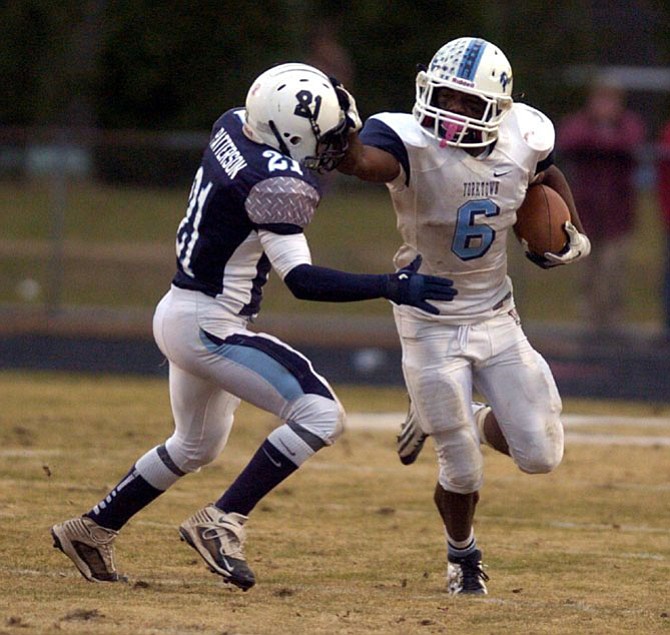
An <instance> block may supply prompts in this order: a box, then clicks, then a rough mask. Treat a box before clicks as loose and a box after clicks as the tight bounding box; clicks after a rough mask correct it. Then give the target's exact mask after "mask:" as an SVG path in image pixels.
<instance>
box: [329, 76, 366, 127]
mask: <svg viewBox="0 0 670 635" xmlns="http://www.w3.org/2000/svg"><path fill="white" fill-rule="evenodd" d="M329 79H330V83H331V84H332V85H333V88H334V89H335V93H336V94H337V101H338V102H339V104H340V108H342V110H343V111H344V114H345V115H346V117H347V124H348V126H349V128H350V129H351V130H353V131H354V132H358V131H359V130H360V129H361V128H362V127H363V121H362V120H361V116H360V115H359V114H358V108H357V107H356V100H355V99H354V96H353V95H352V94H351V93H350V92H349V91H348V90H347V89H346V88H345V87H344V86H343V85H342V82H341V81H340V80H338V79H336V78H335V77H330V78H329Z"/></svg>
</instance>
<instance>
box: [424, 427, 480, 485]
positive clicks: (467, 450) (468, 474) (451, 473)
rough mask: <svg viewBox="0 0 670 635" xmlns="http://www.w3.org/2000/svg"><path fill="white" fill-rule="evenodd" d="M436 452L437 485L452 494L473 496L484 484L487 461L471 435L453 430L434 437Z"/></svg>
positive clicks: (477, 442) (467, 432)
mask: <svg viewBox="0 0 670 635" xmlns="http://www.w3.org/2000/svg"><path fill="white" fill-rule="evenodd" d="M433 440H434V442H435V449H436V452H437V458H438V464H439V468H440V471H439V475H438V482H439V483H440V485H441V486H442V487H443V488H444V489H445V490H447V491H449V492H455V493H456V494H471V493H472V492H475V491H477V490H479V489H480V488H481V486H482V483H483V481H484V461H483V459H482V454H481V450H480V448H479V440H478V439H477V438H476V437H475V436H474V435H473V434H472V433H470V432H469V431H465V430H454V431H450V432H441V433H438V434H437V435H433Z"/></svg>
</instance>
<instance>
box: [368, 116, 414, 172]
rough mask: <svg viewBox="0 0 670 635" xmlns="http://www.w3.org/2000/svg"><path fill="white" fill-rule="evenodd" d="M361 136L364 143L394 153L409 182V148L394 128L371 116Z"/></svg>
mask: <svg viewBox="0 0 670 635" xmlns="http://www.w3.org/2000/svg"><path fill="white" fill-rule="evenodd" d="M359 137H360V140H361V142H362V143H363V144H364V145H366V146H372V147H374V148H379V149H380V150H384V151H385V152H388V153H389V154H391V155H393V156H394V157H395V158H396V159H397V161H398V162H399V163H400V165H401V166H402V169H403V171H404V173H405V184H407V183H409V176H410V173H409V155H408V154H407V148H406V147H405V144H404V143H403V141H402V139H401V138H400V136H399V135H398V133H397V132H395V130H393V128H391V127H390V126H388V125H387V124H385V123H384V122H383V121H381V120H379V119H377V118H375V117H370V119H368V120H367V121H366V122H365V126H363V129H362V130H361V131H360V133H359Z"/></svg>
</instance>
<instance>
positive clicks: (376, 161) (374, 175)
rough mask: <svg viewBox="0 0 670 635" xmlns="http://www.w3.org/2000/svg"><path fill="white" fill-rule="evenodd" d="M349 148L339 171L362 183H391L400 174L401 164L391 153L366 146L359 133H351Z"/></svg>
mask: <svg viewBox="0 0 670 635" xmlns="http://www.w3.org/2000/svg"><path fill="white" fill-rule="evenodd" d="M348 141H349V147H348V148H347V153H346V154H345V155H344V159H342V161H341V162H340V163H339V164H338V166H337V169H338V170H339V171H340V172H342V174H348V175H350V176H356V177H358V178H359V179H361V180H362V181H370V182H372V183H389V182H390V181H393V180H394V179H395V178H396V177H397V176H398V175H399V174H400V163H399V162H398V160H397V159H396V158H395V157H394V156H393V155H392V154H390V153H389V152H386V151H385V150H381V149H379V148H375V147H373V146H366V145H364V144H363V143H362V142H361V140H360V138H359V136H358V132H354V131H352V132H350V133H349V137H348Z"/></svg>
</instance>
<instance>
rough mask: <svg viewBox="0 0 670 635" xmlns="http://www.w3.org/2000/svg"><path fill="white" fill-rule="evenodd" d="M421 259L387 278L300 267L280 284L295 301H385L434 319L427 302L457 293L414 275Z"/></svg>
mask: <svg viewBox="0 0 670 635" xmlns="http://www.w3.org/2000/svg"><path fill="white" fill-rule="evenodd" d="M420 266H421V256H417V257H416V258H415V259H414V261H413V262H412V263H411V264H410V265H408V266H407V267H405V268H403V269H400V270H399V271H397V272H395V273H389V274H379V275H375V274H358V273H346V272H344V271H338V270H336V269H328V268H326V267H317V266H315V265H309V264H301V265H298V266H297V267H294V268H293V269H291V271H289V272H288V274H286V276H285V278H284V282H285V283H286V286H287V287H288V288H289V289H290V290H291V293H293V295H294V296H295V297H296V298H299V299H301V300H317V301H320V302H354V301H358V300H372V299H375V298H387V299H388V300H391V301H392V302H395V303H396V304H407V305H410V306H414V307H417V308H419V309H421V310H423V311H426V312H428V313H433V314H435V315H437V314H438V313H439V310H438V309H437V307H435V306H433V305H432V304H430V303H429V302H427V300H437V301H440V302H448V301H450V300H453V299H454V296H455V295H456V294H457V293H458V292H457V291H456V289H454V287H453V282H452V281H451V280H449V279H448V278H438V277H437V276H426V275H423V274H420V273H418V270H419V267H420Z"/></svg>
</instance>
